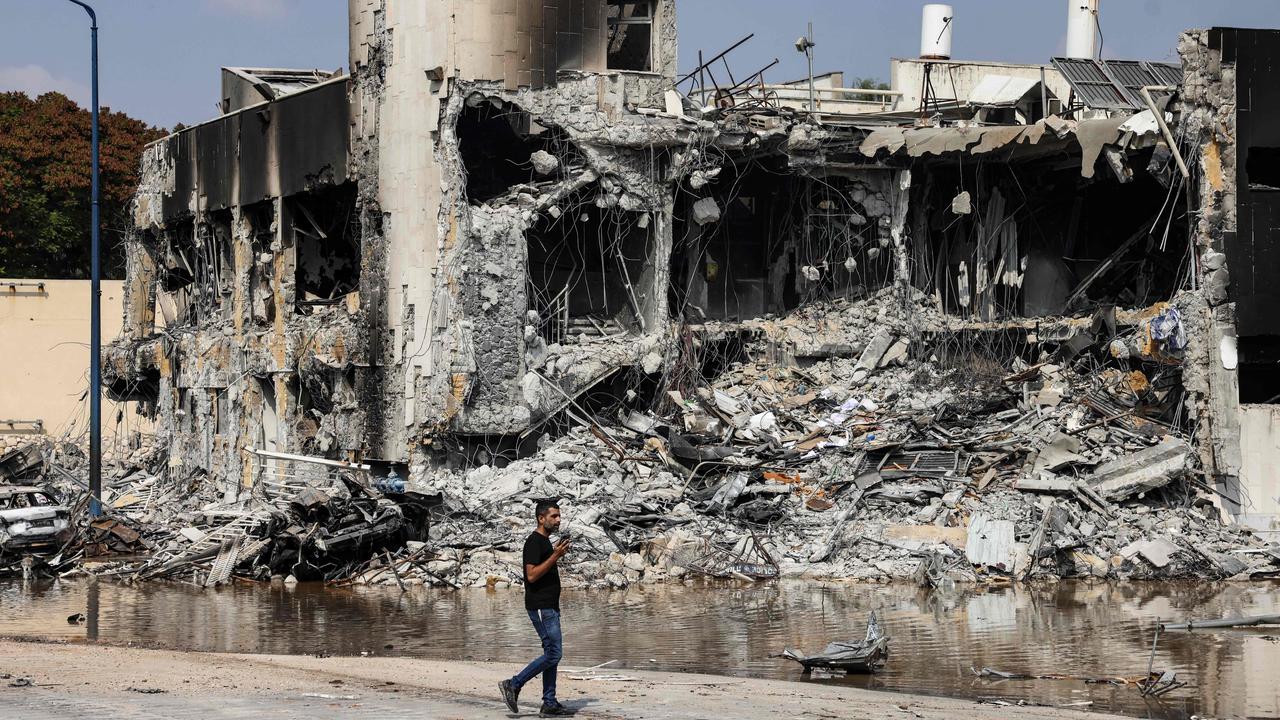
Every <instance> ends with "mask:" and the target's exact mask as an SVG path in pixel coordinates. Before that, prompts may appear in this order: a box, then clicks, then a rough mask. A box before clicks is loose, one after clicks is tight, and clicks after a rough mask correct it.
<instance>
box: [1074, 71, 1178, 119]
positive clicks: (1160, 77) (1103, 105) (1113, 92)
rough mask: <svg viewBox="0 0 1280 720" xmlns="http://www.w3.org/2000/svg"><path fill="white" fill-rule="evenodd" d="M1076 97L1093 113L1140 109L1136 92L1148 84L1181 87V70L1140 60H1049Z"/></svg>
mask: <svg viewBox="0 0 1280 720" xmlns="http://www.w3.org/2000/svg"><path fill="white" fill-rule="evenodd" d="M1053 66H1054V67H1055V68H1057V69H1058V72H1060V73H1062V76H1063V77H1064V78H1066V79H1067V82H1068V83H1070V84H1071V89H1072V90H1074V91H1075V93H1076V96H1077V98H1078V99H1079V100H1080V101H1081V102H1083V103H1084V104H1085V105H1087V106H1089V107H1091V108H1094V109H1097V110H1140V109H1143V108H1145V107H1146V103H1145V102H1143V100H1142V95H1141V93H1140V91H1141V90H1142V88H1144V87H1147V86H1149V85H1171V86H1174V87H1177V86H1179V85H1181V84H1182V67H1181V66H1180V65H1170V64H1168V63H1153V62H1146V61H1142V60H1082V59H1077V58H1053Z"/></svg>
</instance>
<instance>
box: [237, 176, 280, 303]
mask: <svg viewBox="0 0 1280 720" xmlns="http://www.w3.org/2000/svg"><path fill="white" fill-rule="evenodd" d="M240 214H241V216H242V217H243V218H244V220H245V222H246V223H248V226H249V249H250V252H251V254H252V257H251V258H250V259H249V312H250V315H251V317H252V318H253V321H254V322H256V323H258V324H260V325H269V324H270V323H271V322H272V321H273V320H275V309H276V308H275V297H274V293H273V292H272V290H271V280H272V277H273V275H274V270H273V268H272V260H273V259H274V253H275V251H274V250H273V249H272V246H273V245H274V241H275V227H274V225H275V218H276V208H275V203H274V202H272V201H266V202H260V203H255V204H253V205H245V206H244V207H242V208H241V209H240Z"/></svg>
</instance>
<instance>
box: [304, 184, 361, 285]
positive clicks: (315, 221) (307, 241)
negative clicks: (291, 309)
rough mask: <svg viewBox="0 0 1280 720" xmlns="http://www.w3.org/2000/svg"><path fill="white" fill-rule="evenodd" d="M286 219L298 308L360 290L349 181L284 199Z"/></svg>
mask: <svg viewBox="0 0 1280 720" xmlns="http://www.w3.org/2000/svg"><path fill="white" fill-rule="evenodd" d="M286 202H287V203H289V211H290V212H289V216H290V217H291V218H292V221H293V223H292V230H293V247H294V251H295V253H296V257H297V262H296V273H297V277H296V285H295V292H296V294H297V305H298V308H299V310H302V309H303V308H307V307H310V306H315V305H331V304H334V303H335V302H337V301H339V300H340V299H341V298H342V297H343V296H345V295H347V294H349V293H352V292H355V291H356V290H358V289H360V215H359V213H357V212H356V186H355V183H345V184H343V185H340V186H338V187H336V188H327V189H324V190H317V191H315V192H312V193H308V194H306V195H298V196H295V197H292V198H289V199H288V200H286Z"/></svg>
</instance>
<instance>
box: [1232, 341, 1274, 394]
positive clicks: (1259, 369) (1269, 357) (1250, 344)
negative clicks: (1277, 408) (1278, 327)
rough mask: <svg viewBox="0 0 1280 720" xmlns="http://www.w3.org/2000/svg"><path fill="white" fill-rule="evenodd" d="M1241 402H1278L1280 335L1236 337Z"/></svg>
mask: <svg viewBox="0 0 1280 720" xmlns="http://www.w3.org/2000/svg"><path fill="white" fill-rule="evenodd" d="M1236 350H1237V352H1238V353H1239V358H1240V364H1239V366H1238V368H1239V369H1238V371H1237V379H1238V381H1239V386H1240V404H1241V405H1280V337H1276V336H1272V335H1258V336H1250V337H1242V338H1239V339H1237V340H1236Z"/></svg>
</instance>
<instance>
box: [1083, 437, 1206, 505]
mask: <svg viewBox="0 0 1280 720" xmlns="http://www.w3.org/2000/svg"><path fill="white" fill-rule="evenodd" d="M1190 457H1191V446H1189V445H1187V443H1186V442H1185V441H1183V440H1181V439H1180V438H1168V439H1166V440H1164V441H1163V442H1161V443H1160V444H1159V445H1156V446H1154V447H1150V448H1147V449H1145V450H1140V451H1138V452H1136V453H1133V454H1131V455H1125V456H1123V457H1119V458H1116V459H1115V460H1111V461H1109V462H1106V463H1103V464H1102V465H1099V466H1098V467H1097V468H1096V469H1095V470H1094V472H1093V474H1092V475H1090V476H1089V477H1088V478H1087V482H1088V483H1089V486H1090V487H1091V488H1092V489H1093V490H1094V492H1096V493H1098V494H1099V495H1101V496H1102V497H1104V498H1106V499H1108V500H1123V499H1125V498H1127V497H1129V496H1131V495H1136V494H1138V493H1143V492H1146V491H1148V490H1154V489H1156V488H1159V487H1164V486H1165V485H1168V484H1169V483H1170V482H1171V481H1173V480H1174V479H1176V478H1178V477H1180V476H1182V475H1183V474H1185V473H1186V472H1187V471H1188V470H1189V468H1188V466H1187V461H1188V459H1189V458H1190Z"/></svg>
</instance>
